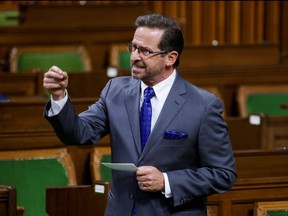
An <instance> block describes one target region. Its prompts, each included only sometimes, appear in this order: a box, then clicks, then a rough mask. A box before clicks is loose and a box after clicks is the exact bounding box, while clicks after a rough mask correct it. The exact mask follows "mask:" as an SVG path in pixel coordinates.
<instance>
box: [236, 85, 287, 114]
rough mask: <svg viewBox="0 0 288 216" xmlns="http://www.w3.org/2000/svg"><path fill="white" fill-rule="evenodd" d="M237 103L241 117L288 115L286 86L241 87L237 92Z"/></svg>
mask: <svg viewBox="0 0 288 216" xmlns="http://www.w3.org/2000/svg"><path fill="white" fill-rule="evenodd" d="M237 102H238V108H239V114H240V116H241V117H247V116H248V115H249V114H253V113H263V114H265V115H268V116H276V115H278V116H280V115H288V85H243V86H240V87H239V88H238V90H237Z"/></svg>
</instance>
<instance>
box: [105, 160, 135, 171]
mask: <svg viewBox="0 0 288 216" xmlns="http://www.w3.org/2000/svg"><path fill="white" fill-rule="evenodd" d="M101 164H103V165H104V166H106V167H109V168H110V169H114V170H122V171H136V170H137V167H136V166H135V165H134V164H133V163H104V162H103V163H101Z"/></svg>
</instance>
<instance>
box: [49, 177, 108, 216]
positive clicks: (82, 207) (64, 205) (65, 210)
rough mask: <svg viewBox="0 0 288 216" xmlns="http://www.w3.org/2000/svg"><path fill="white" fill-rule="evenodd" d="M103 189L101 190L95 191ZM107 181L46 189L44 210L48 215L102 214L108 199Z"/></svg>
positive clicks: (100, 215) (88, 215) (76, 215)
mask: <svg viewBox="0 0 288 216" xmlns="http://www.w3.org/2000/svg"><path fill="white" fill-rule="evenodd" d="M96 188H99V189H98V190H103V191H102V192H99V191H98V192H97V191H95V189H96ZM108 191H109V183H108V182H97V183H95V184H93V185H80V186H69V187H48V188H47V189H46V211H47V213H48V214H49V216H79V215H85V216H95V215H99V216H102V215H104V212H105V208H106V203H107V199H108Z"/></svg>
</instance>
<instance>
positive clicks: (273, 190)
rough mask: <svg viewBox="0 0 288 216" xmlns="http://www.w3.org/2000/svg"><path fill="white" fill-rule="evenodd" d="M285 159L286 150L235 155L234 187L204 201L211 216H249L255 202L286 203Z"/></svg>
mask: <svg viewBox="0 0 288 216" xmlns="http://www.w3.org/2000/svg"><path fill="white" fill-rule="evenodd" d="M287 156H288V152H287V151H255V150H254V151H242V152H235V159H236V167H237V175H238V179H237V181H236V184H235V185H234V187H233V188H232V189H231V190H230V191H228V192H226V193H224V194H216V195H212V196H210V197H209V198H208V203H209V205H210V206H212V208H213V211H214V213H215V216H232V215H233V216H252V215H253V209H254V206H255V203H257V202H259V201H280V200H287V199H288V187H287V186H288V170H287V169H286V166H287V165H288V164H287Z"/></svg>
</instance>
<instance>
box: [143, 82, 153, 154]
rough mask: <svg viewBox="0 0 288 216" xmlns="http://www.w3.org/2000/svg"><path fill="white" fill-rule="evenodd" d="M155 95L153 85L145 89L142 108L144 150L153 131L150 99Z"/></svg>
mask: <svg viewBox="0 0 288 216" xmlns="http://www.w3.org/2000/svg"><path fill="white" fill-rule="evenodd" d="M154 96H155V92H154V90H153V88H152V87H147V88H146V89H145V90H144V101H143V104H142V107H141V110H140V130H141V149H142V151H143V149H144V147H145V145H146V142H147V140H148V137H149V135H150V131H151V118H152V106H151V101H150V99H151V98H152V97H154Z"/></svg>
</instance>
